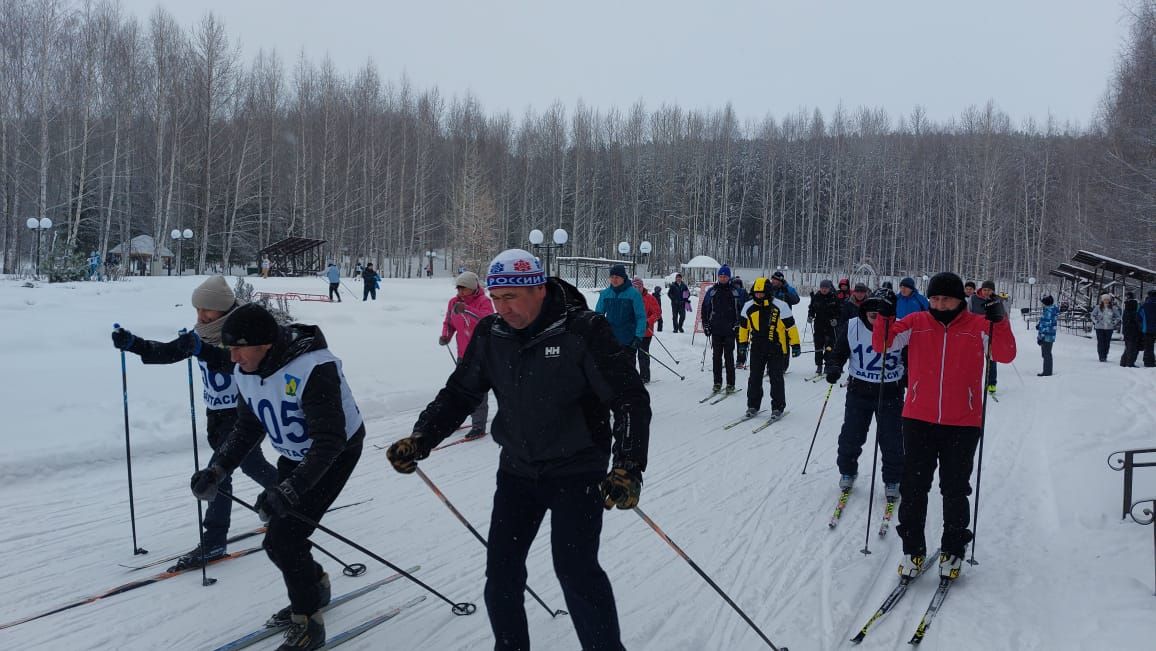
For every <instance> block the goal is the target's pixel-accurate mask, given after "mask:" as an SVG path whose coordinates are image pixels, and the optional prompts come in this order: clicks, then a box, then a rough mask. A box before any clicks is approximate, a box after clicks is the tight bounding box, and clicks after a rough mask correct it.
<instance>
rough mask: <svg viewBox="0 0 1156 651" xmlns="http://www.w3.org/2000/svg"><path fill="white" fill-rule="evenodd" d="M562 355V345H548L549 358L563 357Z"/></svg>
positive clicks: (547, 355) (547, 353) (547, 354)
mask: <svg viewBox="0 0 1156 651" xmlns="http://www.w3.org/2000/svg"><path fill="white" fill-rule="evenodd" d="M561 356H562V347H561V346H546V358H547V359H549V358H551V357H561Z"/></svg>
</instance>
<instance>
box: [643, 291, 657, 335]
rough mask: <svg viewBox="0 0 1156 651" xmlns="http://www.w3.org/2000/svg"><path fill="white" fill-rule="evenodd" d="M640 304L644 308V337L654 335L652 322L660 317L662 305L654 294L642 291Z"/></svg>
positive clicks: (655, 321)
mask: <svg viewBox="0 0 1156 651" xmlns="http://www.w3.org/2000/svg"><path fill="white" fill-rule="evenodd" d="M642 305H643V307H644V308H645V309H646V334H645V335H643V336H644V337H653V336H654V324H655V323H657V322H658V321H660V320H661V319H662V306H661V305H659V304H658V299H657V298H655V297H654V294H650V293H647V292H645V291H644V292H642Z"/></svg>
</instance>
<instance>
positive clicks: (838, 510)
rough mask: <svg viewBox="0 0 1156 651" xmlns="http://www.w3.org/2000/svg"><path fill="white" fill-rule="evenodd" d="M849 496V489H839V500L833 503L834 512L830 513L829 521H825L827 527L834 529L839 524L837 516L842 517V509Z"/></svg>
mask: <svg viewBox="0 0 1156 651" xmlns="http://www.w3.org/2000/svg"><path fill="white" fill-rule="evenodd" d="M850 496H851V489H850V488H844V489H842V490H840V491H839V501H838V502H836V503H835V512H834V513H833V514H831V521H830V522H828V523H827V527H829V528H831V529H834V528H835V527H836V525H838V524H839V518H841V517H843V509H844V508H846V506H847V498H848V497H850Z"/></svg>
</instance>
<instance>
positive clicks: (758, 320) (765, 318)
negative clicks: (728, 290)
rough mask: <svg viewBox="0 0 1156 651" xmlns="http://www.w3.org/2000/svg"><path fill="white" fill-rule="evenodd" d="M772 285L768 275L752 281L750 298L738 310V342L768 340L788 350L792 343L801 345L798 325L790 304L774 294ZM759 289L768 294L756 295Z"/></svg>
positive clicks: (784, 351)
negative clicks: (772, 295)
mask: <svg viewBox="0 0 1156 651" xmlns="http://www.w3.org/2000/svg"><path fill="white" fill-rule="evenodd" d="M769 285H770V282H768V281H767V279H766V278H756V279H755V282H754V283H753V284H752V285H751V293H750V296H751V298H750V300H748V301H747V302H746V305H743V308H742V311H741V312H740V313H739V343H740V344H745V343H748V342H752V343H759V344H760V345H762V342H769V343H771V344H776V345H778V347H779V349H780V350H782V351H783V353H784V354H786V353H787V351H788V350H790V346H798V345H799V329H798V328H796V327H795V315H794V314H792V313H791V306H790V305H787V303H786V301H782V300H779V299H777V298H772V297H771V295H770V287H769ZM756 292H764V293H765V296H764V297H763V298H762V299H761V300H760V299H756V298H754V295H755V293H756Z"/></svg>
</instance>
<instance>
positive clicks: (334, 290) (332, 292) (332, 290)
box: [329, 283, 341, 303]
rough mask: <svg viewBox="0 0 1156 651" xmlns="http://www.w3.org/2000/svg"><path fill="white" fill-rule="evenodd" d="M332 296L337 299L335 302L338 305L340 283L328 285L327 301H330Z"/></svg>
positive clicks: (339, 300)
mask: <svg viewBox="0 0 1156 651" xmlns="http://www.w3.org/2000/svg"><path fill="white" fill-rule="evenodd" d="M334 296H336V297H337V302H338V303H340V302H341V283H329V300H331V301H332V300H333V297H334Z"/></svg>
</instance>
